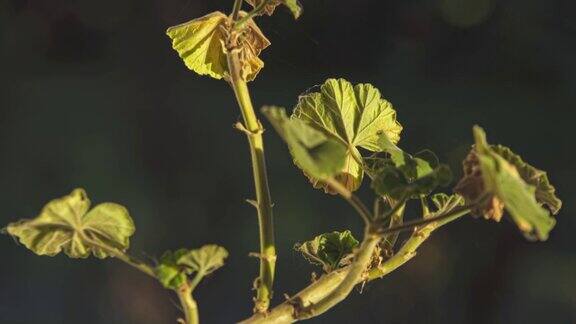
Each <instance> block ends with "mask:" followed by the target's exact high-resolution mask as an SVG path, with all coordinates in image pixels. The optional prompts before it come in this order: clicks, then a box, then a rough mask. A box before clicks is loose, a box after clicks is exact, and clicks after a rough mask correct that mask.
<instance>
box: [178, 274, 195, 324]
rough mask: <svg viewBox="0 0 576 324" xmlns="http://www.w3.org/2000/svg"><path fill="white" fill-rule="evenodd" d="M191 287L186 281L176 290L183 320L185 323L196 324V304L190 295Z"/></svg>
mask: <svg viewBox="0 0 576 324" xmlns="http://www.w3.org/2000/svg"><path fill="white" fill-rule="evenodd" d="M192 289H193V288H192V287H191V286H190V285H189V284H188V283H186V284H184V285H182V287H180V288H179V289H177V290H176V294H177V295H178V299H179V300H180V304H181V305H182V310H183V312H184V320H185V323H186V324H198V323H200V321H199V320H198V305H197V304H196V301H195V300H194V298H193V297H192Z"/></svg>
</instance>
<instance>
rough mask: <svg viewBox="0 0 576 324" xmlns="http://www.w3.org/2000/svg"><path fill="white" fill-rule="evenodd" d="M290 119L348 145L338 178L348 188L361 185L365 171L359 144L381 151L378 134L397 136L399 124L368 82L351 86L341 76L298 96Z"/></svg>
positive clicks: (399, 129) (400, 127)
mask: <svg viewBox="0 0 576 324" xmlns="http://www.w3.org/2000/svg"><path fill="white" fill-rule="evenodd" d="M292 119H296V120H301V121H304V122H306V123H307V124H308V125H310V126H312V127H313V128H315V129H316V130H319V131H321V132H322V133H324V134H325V135H326V136H327V137H328V138H330V139H333V140H335V141H338V142H340V143H342V144H343V145H344V146H345V147H346V148H347V153H346V162H345V163H344V165H343V166H342V169H341V170H340V172H339V177H337V178H339V179H341V180H345V182H342V183H343V184H344V185H345V186H346V187H347V188H348V189H349V190H351V191H355V190H356V189H358V188H359V187H360V184H361V182H362V178H363V175H364V171H363V167H362V156H361V154H360V152H359V150H358V149H359V148H363V149H366V150H369V151H373V152H379V151H381V150H382V149H381V147H380V144H379V137H380V135H381V134H383V133H384V134H386V135H387V136H388V138H389V139H390V141H391V142H392V143H397V142H398V140H399V139H400V132H401V130H402V126H401V125H400V124H399V123H398V122H397V121H396V111H394V109H393V108H392V105H391V104H390V103H389V102H388V101H386V100H385V99H383V98H382V97H381V95H380V91H378V89H376V88H375V87H373V86H372V85H370V84H357V85H355V86H353V85H352V84H351V83H350V82H348V81H346V80H344V79H328V80H326V82H325V83H324V84H323V85H322V86H321V87H320V92H312V93H307V94H304V95H302V96H300V98H299V100H298V104H297V106H296V108H295V110H294V113H293V114H292Z"/></svg>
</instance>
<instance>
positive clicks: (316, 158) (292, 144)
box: [262, 106, 346, 179]
mask: <svg viewBox="0 0 576 324" xmlns="http://www.w3.org/2000/svg"><path fill="white" fill-rule="evenodd" d="M262 113H263V114H264V115H265V116H266V117H267V118H268V120H269V121H270V123H271V124H272V126H274V128H275V129H276V131H277V132H278V134H280V136H281V137H282V138H283V139H284V141H285V142H286V143H287V144H288V147H289V149H290V153H291V154H292V157H293V158H294V162H295V164H296V165H298V166H299V167H300V168H301V169H302V170H304V172H305V173H306V174H308V175H309V176H311V177H313V178H316V179H327V178H329V177H333V176H335V175H337V174H338V173H339V172H340V170H341V169H342V167H343V166H344V164H345V160H346V147H345V146H344V145H342V143H340V142H337V141H336V140H334V139H332V138H330V137H328V136H326V135H324V134H323V133H322V132H320V131H318V130H316V129H314V128H312V127H310V126H309V125H308V124H307V123H305V122H303V121H301V120H299V119H294V118H292V119H291V118H288V117H287V115H286V111H285V110H284V109H282V108H279V107H270V106H269V107H264V108H262Z"/></svg>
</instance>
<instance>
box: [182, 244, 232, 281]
mask: <svg viewBox="0 0 576 324" xmlns="http://www.w3.org/2000/svg"><path fill="white" fill-rule="evenodd" d="M227 257H228V251H226V249H225V248H223V247H221V246H218V245H214V244H209V245H204V246H202V247H201V248H199V249H195V250H190V251H188V252H187V253H183V254H182V255H180V256H178V260H177V263H178V265H181V266H185V267H188V268H189V269H190V270H192V271H196V272H199V273H202V274H203V275H207V274H210V273H212V272H214V271H215V270H217V269H218V268H220V267H222V266H223V265H224V260H225V259H226V258H227Z"/></svg>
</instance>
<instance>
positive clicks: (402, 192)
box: [372, 165, 452, 200]
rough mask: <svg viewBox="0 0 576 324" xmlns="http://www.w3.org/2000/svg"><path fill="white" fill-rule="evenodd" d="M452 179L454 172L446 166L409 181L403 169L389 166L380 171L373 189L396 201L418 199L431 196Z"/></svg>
mask: <svg viewBox="0 0 576 324" xmlns="http://www.w3.org/2000/svg"><path fill="white" fill-rule="evenodd" d="M451 179H452V172H451V171H450V169H449V168H448V167H447V166H446V165H440V166H438V167H437V168H436V169H434V170H432V172H429V173H427V174H426V175H424V176H421V177H419V178H416V179H414V180H409V178H408V177H406V174H405V173H404V172H403V171H402V169H400V168H398V167H396V166H392V165H389V166H387V167H385V168H383V169H381V170H380V172H379V173H377V174H376V176H375V177H374V179H373V180H372V189H374V191H375V192H376V193H377V194H379V195H381V196H389V197H391V198H392V199H394V200H401V199H404V198H406V197H407V198H413V199H418V198H420V197H421V196H426V195H429V194H430V193H431V192H432V191H434V189H436V188H437V187H440V186H446V185H448V184H449V183H450V181H451Z"/></svg>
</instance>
